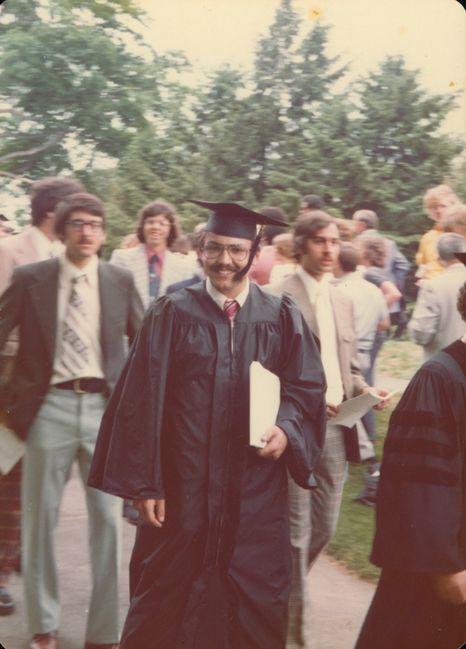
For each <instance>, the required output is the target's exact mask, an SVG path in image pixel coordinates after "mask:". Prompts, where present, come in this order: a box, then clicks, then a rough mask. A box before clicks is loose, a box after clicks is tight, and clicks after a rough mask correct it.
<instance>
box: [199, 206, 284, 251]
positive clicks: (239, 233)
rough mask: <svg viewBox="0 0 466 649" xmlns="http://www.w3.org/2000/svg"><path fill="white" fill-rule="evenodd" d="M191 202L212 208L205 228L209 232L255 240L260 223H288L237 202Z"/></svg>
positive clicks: (282, 224)
mask: <svg viewBox="0 0 466 649" xmlns="http://www.w3.org/2000/svg"><path fill="white" fill-rule="evenodd" d="M189 202H190V203H195V204H196V205H200V206H201V207H205V208H207V209H209V210H211V212H212V214H211V215H210V218H209V220H208V222H207V225H206V228H205V229H206V231H207V232H214V233H215V234H221V235H223V236H226V237H238V239H249V240H250V241H254V240H255V239H256V236H257V226H258V225H281V226H286V225H288V224H287V223H284V222H283V221H282V220H281V219H277V218H272V217H270V216H265V215H264V214H259V212H254V211H253V210H249V209H248V208H247V207H243V206H242V205H237V204H236V203H215V202H212V201H197V200H194V199H193V200H190V201H189Z"/></svg>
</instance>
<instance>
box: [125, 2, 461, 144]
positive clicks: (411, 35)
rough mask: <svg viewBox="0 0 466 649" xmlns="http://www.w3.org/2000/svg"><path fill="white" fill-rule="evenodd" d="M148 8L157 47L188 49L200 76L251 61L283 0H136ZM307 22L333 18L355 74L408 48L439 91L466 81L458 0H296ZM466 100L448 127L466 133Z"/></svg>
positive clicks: (333, 45) (410, 62) (336, 46)
mask: <svg viewBox="0 0 466 649" xmlns="http://www.w3.org/2000/svg"><path fill="white" fill-rule="evenodd" d="M137 2H138V4H139V5H140V6H141V7H143V8H144V9H145V10H146V11H147V13H148V14H149V16H150V23H149V24H148V30H147V34H148V39H150V42H151V44H152V46H153V47H154V48H155V49H156V51H158V52H159V53H163V52H166V51H167V50H182V51H183V52H185V54H186V55H187V57H188V59H189V61H190V62H191V63H192V65H193V66H194V69H195V73H196V75H198V77H199V80H201V78H202V74H203V73H204V72H206V71H209V70H212V69H215V68H216V67H218V66H220V65H223V64H226V63H229V64H230V65H232V66H234V67H241V68H242V69H244V70H248V69H251V67H252V65H253V61H254V49H255V46H256V44H257V42H258V39H259V38H260V37H261V36H264V35H266V34H267V31H268V27H269V25H270V24H271V23H272V21H273V19H274V15H275V11H276V9H277V7H278V6H279V4H280V0H137ZM293 6H294V9H295V10H296V11H297V12H298V13H299V15H300V17H301V19H302V22H303V28H304V29H307V28H311V27H312V26H313V24H315V21H316V20H322V21H323V22H325V23H326V24H330V25H332V29H331V31H330V34H329V43H328V50H327V51H328V54H329V55H331V56H334V55H338V54H340V55H341V57H342V62H344V63H350V74H349V75H348V78H349V80H350V81H351V80H354V79H356V78H358V77H359V76H360V75H362V74H365V73H367V72H368V71H369V70H373V69H376V68H377V66H378V64H379V63H380V62H381V61H382V60H383V59H384V58H385V57H386V56H388V55H397V54H402V55H403V56H404V57H405V59H406V62H407V67H408V68H410V69H419V71H420V76H419V80H420V82H421V84H422V85H423V87H425V88H426V89H427V90H429V91H430V92H433V93H440V94H444V93H451V92H454V91H455V90H459V89H462V90H463V92H464V91H465V89H466V12H465V11H464V9H463V8H462V6H461V5H460V4H459V2H456V0H321V1H316V0H294V2H293ZM465 107H466V102H465V99H464V97H463V98H462V99H461V101H460V102H459V108H458V109H457V110H455V111H454V112H452V114H451V115H450V116H449V118H448V121H447V122H446V125H445V129H446V130H447V131H449V132H453V133H461V134H463V133H465V130H466V108H465Z"/></svg>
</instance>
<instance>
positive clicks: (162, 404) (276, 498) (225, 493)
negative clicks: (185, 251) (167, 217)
mask: <svg viewBox="0 0 466 649" xmlns="http://www.w3.org/2000/svg"><path fill="white" fill-rule="evenodd" d="M254 360H257V361H260V362H261V363H262V365H263V366H264V367H266V368H267V369H269V370H271V371H272V372H275V373H276V374H277V375H278V376H279V377H280V380H281V405H280V408H279V412H278V416H277V425H279V426H280V427H281V428H282V429H283V430H284V431H285V432H286V434H287V437H288V446H287V449H286V452H285V453H284V455H283V456H282V458H280V460H279V461H273V460H266V459H262V458H260V457H259V456H258V455H257V451H256V449H254V448H252V447H250V446H249V440H248V435H249V365H250V363H251V362H252V361H254ZM324 391H325V379H324V373H323V369H322V365H321V362H320V357H319V352H318V349H317V346H316V343H315V340H314V338H313V335H312V334H311V332H310V330H309V329H308V327H307V325H306V324H305V322H304V321H303V318H302V316H301V314H300V313H299V311H298V309H297V307H296V306H295V305H294V304H293V303H292V302H291V300H290V299H289V298H287V297H282V298H278V297H276V296H272V295H269V294H267V293H265V292H263V291H262V290H261V289H260V288H259V287H257V286H256V285H254V284H251V285H250V293H249V296H248V298H247V300H246V302H245V304H244V305H243V307H242V308H241V309H240V310H239V312H238V313H237V315H236V318H235V322H234V327H233V328H231V326H230V322H229V320H228V318H227V316H226V315H225V314H224V313H222V311H221V310H220V309H219V308H218V306H217V305H216V304H215V303H214V301H213V300H212V299H211V298H210V297H209V295H208V294H207V292H206V290H205V287H204V285H203V284H198V285H196V286H193V287H190V288H187V289H182V290H180V291H178V292H176V293H173V294H172V295H169V296H164V297H162V298H160V299H159V300H158V301H157V302H156V303H155V304H154V305H153V306H152V307H151V308H150V309H149V311H148V313H147V315H146V317H145V320H144V323H143V326H142V328H141V330H140V332H139V335H138V338H137V340H136V343H135V345H134V346H133V348H132V350H131V352H130V355H129V358H128V361H127V363H126V367H125V369H124V371H123V374H122V376H121V377H120V381H119V383H118V385H117V387H116V389H115V391H114V392H113V395H112V396H111V399H110V402H109V405H108V408H107V411H106V413H105V415H104V418H103V421H102V427H101V430H100V434H99V437H98V440H97V446H96V451H95V456H94V462H93V465H92V469H91V475H90V480H89V484H90V485H91V486H94V487H97V488H99V489H102V490H103V491H107V492H109V493H112V494H116V495H118V496H122V497H124V498H132V499H134V498H165V499H166V519H165V522H164V524H163V527H162V528H161V529H157V528H155V527H152V526H150V525H147V524H145V523H143V524H141V525H139V527H138V530H137V536H136V542H135V547H134V550H133V555H132V560H131V566H130V588H131V604H130V609H129V613H128V617H127V620H126V623H125V627H124V631H123V638H122V644H121V646H122V649H175V648H176V649H178V648H181V647H183V648H192V649H282V648H284V646H285V636H286V611H287V600H288V594H289V587H290V580H291V563H290V541H289V529H288V503H287V475H286V468H287V467H288V469H289V471H290V473H291V475H292V476H293V478H294V479H295V480H296V481H297V482H298V484H300V485H301V486H302V487H305V488H310V487H312V486H313V485H314V484H315V482H314V480H313V477H312V470H313V468H314V467H315V465H316V463H317V461H318V458H319V455H320V451H321V448H322V446H323V441H324V430H325V400H324Z"/></svg>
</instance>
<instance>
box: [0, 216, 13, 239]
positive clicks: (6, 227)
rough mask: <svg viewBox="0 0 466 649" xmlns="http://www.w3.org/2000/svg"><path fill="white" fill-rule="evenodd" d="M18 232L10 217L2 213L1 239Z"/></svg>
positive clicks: (0, 218) (0, 219)
mask: <svg viewBox="0 0 466 649" xmlns="http://www.w3.org/2000/svg"><path fill="white" fill-rule="evenodd" d="M12 234H16V228H15V227H14V225H13V223H12V222H11V221H10V219H9V218H8V217H6V216H5V215H4V214H0V239H3V238H4V237H9V236H11V235H12Z"/></svg>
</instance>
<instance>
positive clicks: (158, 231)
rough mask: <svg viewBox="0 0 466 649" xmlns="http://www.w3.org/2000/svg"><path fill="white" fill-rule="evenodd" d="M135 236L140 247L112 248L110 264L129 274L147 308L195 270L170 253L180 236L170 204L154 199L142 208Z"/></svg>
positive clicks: (178, 255)
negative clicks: (168, 287)
mask: <svg viewBox="0 0 466 649" xmlns="http://www.w3.org/2000/svg"><path fill="white" fill-rule="evenodd" d="M136 233H137V237H138V239H139V245H138V246H135V247H133V248H127V249H121V248H117V249H115V250H114V251H113V253H112V256H111V257H110V263H111V264H114V265H116V266H121V267H122V268H127V269H128V270H130V271H131V273H132V274H133V276H134V282H135V284H136V288H137V290H138V292H139V295H140V297H141V300H142V303H143V305H144V308H146V309H147V307H148V306H149V304H150V303H151V302H152V301H153V300H155V299H156V298H157V297H159V296H160V295H164V294H165V291H166V288H167V286H169V285H170V284H174V283H175V282H180V281H181V280H183V279H188V278H189V277H191V276H192V275H193V273H194V272H195V271H196V268H195V266H194V264H193V263H190V262H189V261H188V260H187V259H186V258H185V256H184V255H180V254H176V253H174V252H171V251H170V248H171V246H172V245H173V243H174V242H175V240H176V238H177V237H178V236H179V234H180V230H179V226H178V220H177V216H176V213H175V208H174V207H173V205H171V204H170V203H167V202H166V201H164V200H162V199H157V200H156V201H153V202H152V203H148V204H147V205H145V206H144V207H143V208H142V209H141V211H140V213H139V222H138V226H137V231H136Z"/></svg>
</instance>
